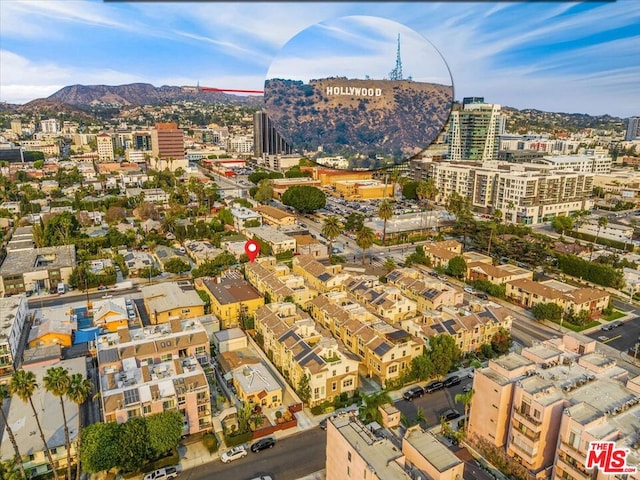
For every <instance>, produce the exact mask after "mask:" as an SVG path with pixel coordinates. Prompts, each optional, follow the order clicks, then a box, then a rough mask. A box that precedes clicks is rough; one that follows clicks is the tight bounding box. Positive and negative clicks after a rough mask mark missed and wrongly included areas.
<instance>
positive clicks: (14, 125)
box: [11, 120, 22, 135]
mask: <svg viewBox="0 0 640 480" xmlns="http://www.w3.org/2000/svg"><path fill="white" fill-rule="evenodd" d="M11 131H12V132H13V133H15V134H16V135H22V122H21V121H20V120H11Z"/></svg>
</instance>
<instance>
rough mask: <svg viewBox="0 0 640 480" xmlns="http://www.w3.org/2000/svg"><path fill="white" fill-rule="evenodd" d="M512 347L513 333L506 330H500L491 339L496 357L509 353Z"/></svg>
mask: <svg viewBox="0 0 640 480" xmlns="http://www.w3.org/2000/svg"><path fill="white" fill-rule="evenodd" d="M512 346H513V338H511V333H510V332H508V331H507V330H505V329H504V328H500V329H499V330H498V331H497V332H496V333H495V335H494V336H493V337H492V338H491V348H492V349H493V351H494V352H495V353H496V355H504V354H505V353H508V352H509V350H510V349H511V347H512Z"/></svg>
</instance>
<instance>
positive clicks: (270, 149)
mask: <svg viewBox="0 0 640 480" xmlns="http://www.w3.org/2000/svg"><path fill="white" fill-rule="evenodd" d="M253 152H254V155H255V156H256V157H262V156H263V155H288V154H291V153H293V149H292V148H291V145H289V144H288V143H287V142H286V141H285V139H284V138H282V136H281V135H280V134H279V133H278V132H277V131H276V129H275V127H274V126H273V122H272V121H271V119H270V118H269V116H268V115H267V113H266V112H256V113H255V115H254V117H253Z"/></svg>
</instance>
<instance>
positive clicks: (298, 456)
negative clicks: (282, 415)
mask: <svg viewBox="0 0 640 480" xmlns="http://www.w3.org/2000/svg"><path fill="white" fill-rule="evenodd" d="M326 447H327V435H326V432H325V431H324V430H321V429H320V428H318V427H316V428H313V429H311V430H306V431H304V432H301V433H299V434H296V435H293V436H291V437H287V438H285V439H282V440H279V441H278V442H277V443H276V445H275V446H274V447H273V448H270V449H268V450H263V451H262V452H259V453H253V452H251V451H249V454H248V455H247V456H246V457H244V458H241V459H239V460H234V461H233V462H231V463H228V464H224V463H222V462H221V461H219V460H218V461H215V462H211V463H207V464H204V465H202V466H200V467H198V468H193V469H190V470H187V471H185V472H184V473H183V474H182V475H180V479H181V480H204V479H207V480H211V479H225V480H227V479H228V480H245V479H246V480H249V479H252V478H255V477H258V476H260V475H265V474H268V475H271V477H272V478H273V479H274V480H295V479H297V478H300V477H304V476H305V475H309V474H311V473H313V472H317V471H319V470H322V469H324V468H325V462H326Z"/></svg>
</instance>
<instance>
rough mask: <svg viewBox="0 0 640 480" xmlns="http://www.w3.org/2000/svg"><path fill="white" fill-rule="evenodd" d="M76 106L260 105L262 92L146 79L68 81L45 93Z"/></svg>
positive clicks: (51, 97)
mask: <svg viewBox="0 0 640 480" xmlns="http://www.w3.org/2000/svg"><path fill="white" fill-rule="evenodd" d="M48 98H49V99H54V100H58V101H60V102H62V103H66V104H69V105H76V106H89V105H92V106H95V105H100V104H102V105H110V106H116V105H117V106H121V107H125V106H138V105H160V104H168V103H174V102H184V101H187V102H202V103H226V104H237V105H259V104H260V103H262V97H261V96H258V97H256V96H239V95H231V94H228V93H222V92H193V91H184V90H183V89H182V87H171V86H167V85H164V86H162V87H154V86H153V85H151V84H149V83H131V84H128V85H113V86H112V85H71V86H68V87H64V88H62V89H60V90H58V91H57V92H56V93H54V94H53V95H51V96H50V97H48Z"/></svg>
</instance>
